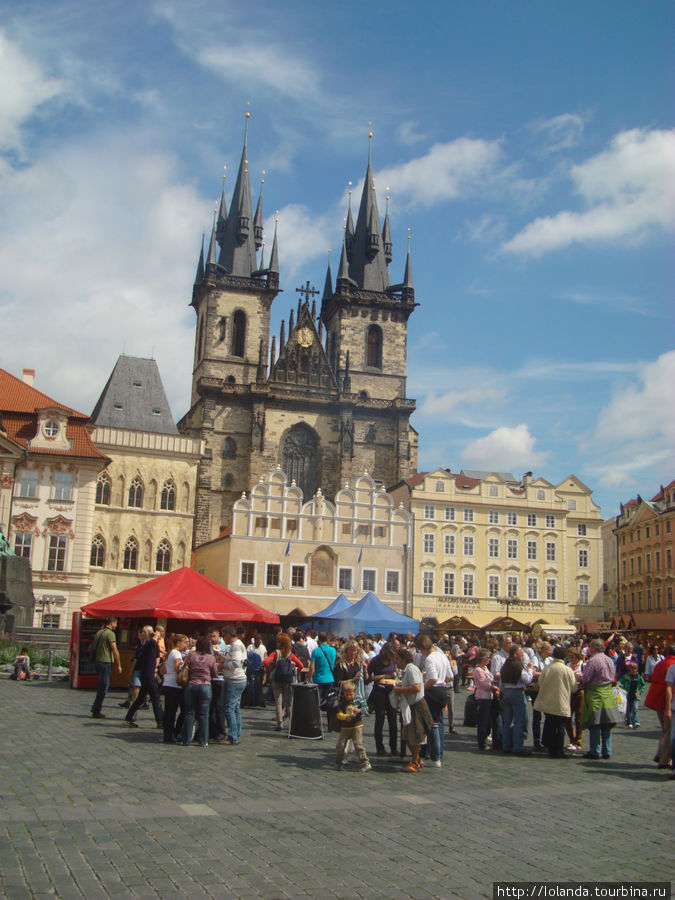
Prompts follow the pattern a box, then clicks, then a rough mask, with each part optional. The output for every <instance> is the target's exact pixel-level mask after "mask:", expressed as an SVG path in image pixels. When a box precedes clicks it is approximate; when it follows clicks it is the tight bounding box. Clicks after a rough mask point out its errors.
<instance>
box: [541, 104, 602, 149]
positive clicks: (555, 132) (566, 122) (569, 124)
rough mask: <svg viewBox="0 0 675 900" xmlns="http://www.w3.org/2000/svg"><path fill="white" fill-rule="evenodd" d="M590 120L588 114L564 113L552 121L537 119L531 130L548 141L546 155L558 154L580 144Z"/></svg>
mask: <svg viewBox="0 0 675 900" xmlns="http://www.w3.org/2000/svg"><path fill="white" fill-rule="evenodd" d="M589 119H590V115H589V114H588V113H584V114H582V115H580V114H579V113H562V114H561V115H559V116H554V117H553V118H551V119H537V120H536V121H535V122H531V123H530V125H529V128H530V131H533V132H534V133H535V134H539V135H541V136H542V137H543V138H544V139H545V140H546V142H547V144H546V148H545V151H544V152H545V153H557V152H558V151H560V150H569V149H570V148H571V147H575V146H576V145H577V144H578V143H579V141H580V140H581V136H582V134H583V132H584V127H585V125H586V123H587V122H588V121H589Z"/></svg>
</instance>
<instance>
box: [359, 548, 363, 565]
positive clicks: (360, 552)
mask: <svg viewBox="0 0 675 900" xmlns="http://www.w3.org/2000/svg"><path fill="white" fill-rule="evenodd" d="M362 558H363V547H361V549H360V550H359V558H358V562H361V560H362Z"/></svg>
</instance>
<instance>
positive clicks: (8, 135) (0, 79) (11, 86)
mask: <svg viewBox="0 0 675 900" xmlns="http://www.w3.org/2000/svg"><path fill="white" fill-rule="evenodd" d="M0 84H1V85H2V90H0V149H2V150H21V127H22V125H23V124H24V123H25V122H27V121H28V120H29V119H30V118H31V116H33V115H35V113H36V112H38V111H39V109H40V107H41V106H42V105H43V104H44V103H46V102H47V101H48V100H51V99H53V98H54V97H56V96H58V95H59V94H60V93H61V92H62V91H63V90H64V83H63V82H62V81H58V80H56V79H53V78H46V77H45V76H44V75H43V73H42V70H41V68H40V66H39V65H38V64H37V63H36V62H34V61H33V60H32V59H30V58H29V57H28V56H26V55H25V54H24V53H23V51H22V50H21V48H20V47H19V46H18V44H15V43H13V42H12V41H10V40H9V38H8V37H7V36H6V34H5V33H4V32H3V31H0Z"/></svg>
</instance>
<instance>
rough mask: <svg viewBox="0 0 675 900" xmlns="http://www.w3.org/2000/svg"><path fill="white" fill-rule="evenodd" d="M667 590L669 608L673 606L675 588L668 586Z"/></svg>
mask: <svg viewBox="0 0 675 900" xmlns="http://www.w3.org/2000/svg"><path fill="white" fill-rule="evenodd" d="M666 592H667V595H668V609H672V608H673V589H672V587H669V588H666Z"/></svg>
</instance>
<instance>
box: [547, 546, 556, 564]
mask: <svg viewBox="0 0 675 900" xmlns="http://www.w3.org/2000/svg"><path fill="white" fill-rule="evenodd" d="M555 558H556V545H555V542H554V541H546V560H547V562H555Z"/></svg>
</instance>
